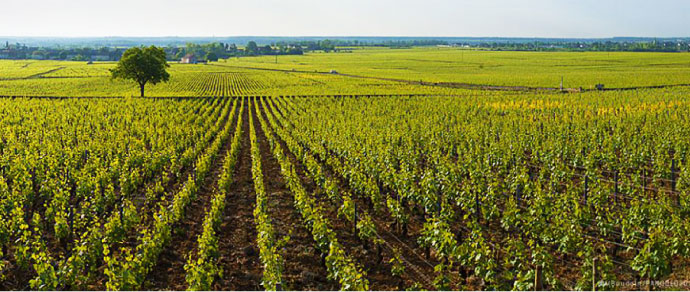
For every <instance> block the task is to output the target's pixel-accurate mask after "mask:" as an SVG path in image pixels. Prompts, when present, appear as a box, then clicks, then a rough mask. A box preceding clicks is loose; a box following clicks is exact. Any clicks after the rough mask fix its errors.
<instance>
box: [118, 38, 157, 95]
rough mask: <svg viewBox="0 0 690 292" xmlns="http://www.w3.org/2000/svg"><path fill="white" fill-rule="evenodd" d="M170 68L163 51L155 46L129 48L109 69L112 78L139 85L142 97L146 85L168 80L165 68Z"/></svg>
mask: <svg viewBox="0 0 690 292" xmlns="http://www.w3.org/2000/svg"><path fill="white" fill-rule="evenodd" d="M167 67H170V65H168V62H167V61H166V60H165V51H164V50H163V49H161V48H158V47H156V46H150V47H134V48H129V49H127V51H125V53H124V54H123V55H122V59H120V62H118V63H117V66H116V67H115V68H114V69H110V73H111V75H112V78H122V79H129V80H134V81H135V82H136V83H137V84H139V88H140V90H141V96H142V97H144V86H145V85H146V83H149V82H150V83H153V84H157V83H159V82H165V81H168V80H169V79H170V74H169V73H168V71H166V68H167Z"/></svg>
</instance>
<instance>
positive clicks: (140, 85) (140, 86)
mask: <svg viewBox="0 0 690 292" xmlns="http://www.w3.org/2000/svg"><path fill="white" fill-rule="evenodd" d="M144 85H146V84H145V83H140V84H139V88H140V89H141V97H144Z"/></svg>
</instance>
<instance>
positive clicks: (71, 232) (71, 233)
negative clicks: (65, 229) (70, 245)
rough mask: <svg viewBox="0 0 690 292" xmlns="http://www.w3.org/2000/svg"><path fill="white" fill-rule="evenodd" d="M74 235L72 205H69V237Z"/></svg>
mask: <svg viewBox="0 0 690 292" xmlns="http://www.w3.org/2000/svg"><path fill="white" fill-rule="evenodd" d="M73 236H74V207H73V206H71V205H70V206H69V238H70V240H71V239H72V237H73Z"/></svg>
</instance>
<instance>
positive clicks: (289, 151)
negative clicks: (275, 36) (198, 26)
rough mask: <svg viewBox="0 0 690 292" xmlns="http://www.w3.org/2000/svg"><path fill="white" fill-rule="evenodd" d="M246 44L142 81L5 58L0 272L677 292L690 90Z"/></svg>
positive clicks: (135, 284)
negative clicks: (564, 80)
mask: <svg viewBox="0 0 690 292" xmlns="http://www.w3.org/2000/svg"><path fill="white" fill-rule="evenodd" d="M366 53H368V54H372V55H377V54H382V53H381V52H378V51H377V50H372V51H371V52H366ZM414 53H417V54H419V52H414ZM390 54H398V53H390ZM400 54H405V52H402V53H400ZM457 54H458V53H457V52H455V53H452V54H451V55H450V56H449V57H447V59H448V61H449V62H450V61H457V58H458V56H457ZM471 54H477V55H475V57H476V58H480V57H481V56H479V55H478V54H480V53H479V52H471ZM322 55H323V54H321V55H317V54H315V55H307V56H304V58H305V59H299V57H297V56H295V57H290V58H298V59H299V60H300V61H301V62H309V61H310V60H312V59H319V58H326V56H322ZM519 55H520V54H516V55H515V56H519ZM650 55H651V54H650ZM432 56H434V58H440V57H439V56H438V55H435V54H432ZM578 56H579V55H578ZM281 57H282V56H281ZM365 57H366V56H356V57H353V58H354V59H353V60H359V59H358V58H365ZM557 57H558V56H556V57H554V58H556V59H557ZM623 57H624V58H628V56H627V55H625V56H623ZM330 58H333V59H338V58H345V57H342V56H334V57H330ZM482 58H484V57H482ZM666 58H670V57H668V56H666V55H665V54H664V55H662V56H661V57H660V62H662V61H668V59H666ZM248 59H250V60H227V62H217V63H215V62H214V63H211V64H208V65H185V64H174V65H173V66H172V67H171V68H170V72H171V81H170V82H169V83H164V84H159V85H156V86H152V87H151V92H152V96H154V97H156V98H133V97H130V95H133V94H136V88H133V86H132V84H130V83H127V82H123V81H113V80H110V79H109V77H108V75H107V74H106V73H107V69H108V68H110V66H111V65H112V64H107V63H103V64H99V63H97V64H93V65H88V66H87V65H83V64H75V63H69V62H53V61H47V62H46V63H45V64H43V63H40V62H35V61H34V63H37V64H34V63H32V62H30V61H26V62H19V61H17V62H14V61H13V62H7V64H8V66H6V67H2V68H3V69H0V74H1V73H3V72H4V71H7V72H12V73H11V74H9V73H8V74H7V76H9V77H7V78H4V77H3V78H0V94H2V95H4V96H5V97H4V98H0V113H1V114H0V244H1V248H0V289H2V290H408V289H409V290H534V289H538V290H593V289H596V290H647V289H687V287H684V286H671V287H659V286H658V284H656V283H661V282H663V281H667V282H668V281H675V282H673V283H682V282H683V281H686V282H687V281H688V280H689V279H690V159H689V158H690V140H688V138H687V137H690V101H689V100H687V96H688V91H687V88H686V87H682V86H680V87H673V88H658V89H639V90H625V91H623V90H620V91H618V90H612V91H586V92H578V93H561V92H539V91H537V92H532V91H528V92H524V91H489V90H468V89H459V88H442V87H438V86H435V85H428V84H427V85H425V84H414V83H411V82H399V81H395V80H386V78H390V79H395V78H407V79H408V80H410V81H414V80H415V79H413V78H416V79H418V78H417V77H418V76H417V75H414V74H412V75H401V74H397V73H390V74H388V75H376V76H378V77H381V78H379V79H372V78H362V77H366V76H363V75H362V76H359V75H357V74H367V73H366V72H365V71H367V69H366V68H364V67H362V68H359V69H358V70H361V71H359V72H357V71H352V72H348V71H347V70H346V71H345V72H342V73H344V74H342V75H341V74H333V73H328V72H326V73H324V72H321V70H322V69H323V67H322V66H323V63H319V62H313V63H309V64H307V65H304V66H303V67H305V68H306V67H308V69H305V68H298V69H297V70H294V71H292V69H287V66H290V65H283V64H277V65H276V64H273V65H271V64H270V63H268V62H263V59H264V58H263V57H257V58H248ZM434 60H435V59H434ZM571 61H572V62H575V61H574V60H571ZM3 62H5V61H3ZM10 63H11V64H10ZM248 63H251V64H249V65H248ZM2 64H3V66H4V63H2ZM89 66H93V67H89ZM312 68H315V69H314V70H316V71H317V72H309V71H313V70H312ZM417 68H418V69H419V70H420V72H421V71H422V70H425V68H423V67H417ZM24 69H28V71H22V70H24ZM676 69H678V68H675V67H674V68H672V69H671V71H674V70H676ZM678 70H681V69H678ZM575 71H577V70H575ZM671 71H663V74H666V76H670V74H673V73H672V72H671ZM348 73H352V74H353V76H348V75H346V74H348ZM369 73H371V71H370V72H369ZM415 74H417V73H415ZM541 74H545V73H544V72H538V73H537V74H536V75H532V77H535V78H536V79H534V80H543V79H539V76H543V75H541ZM578 74H579V73H578ZM650 74H651V73H650ZM354 75H357V76H354ZM525 75H528V76H527V77H525V78H529V75H530V74H529V73H525ZM358 76H359V77H358ZM406 76H407V77H406ZM410 76H414V77H410ZM497 76H500V74H499V75H497ZM434 78H443V74H440V75H435V77H434ZM453 78H456V79H457V80H460V79H461V76H454V77H453ZM453 78H448V79H443V80H447V81H455V80H456V79H453ZM669 78H671V77H669ZM672 78H673V79H677V80H675V81H678V82H684V81H683V80H681V79H682V78H687V76H686V77H683V76H673V77H672ZM515 80H517V81H520V80H519V78H517V79H515ZM592 80H593V79H592ZM624 81H625V80H619V81H618V82H620V84H622V82H624ZM672 81H673V80H672ZM675 81H674V82H675ZM535 82H536V83H535V84H539V82H541V81H535ZM587 82H589V81H587ZM664 82H665V81H664V80H661V79H659V80H656V81H655V83H650V84H652V85H663V84H665V83H664ZM489 84H496V85H500V84H499V83H489ZM505 84H509V83H505ZM520 84H527V85H532V84H529V82H526V83H520ZM640 84H642V85H649V84H645V83H640ZM640 84H633V85H640ZM42 97H59V98H42ZM69 97H79V98H69ZM157 97H164V98H157Z"/></svg>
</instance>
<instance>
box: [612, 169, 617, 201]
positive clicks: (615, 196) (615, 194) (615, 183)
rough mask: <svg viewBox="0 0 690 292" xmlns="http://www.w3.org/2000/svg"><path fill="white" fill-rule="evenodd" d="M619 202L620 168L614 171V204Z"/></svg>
mask: <svg viewBox="0 0 690 292" xmlns="http://www.w3.org/2000/svg"><path fill="white" fill-rule="evenodd" d="M617 203H618V170H616V171H614V173H613V204H614V206H615V205H616V204H617Z"/></svg>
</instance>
